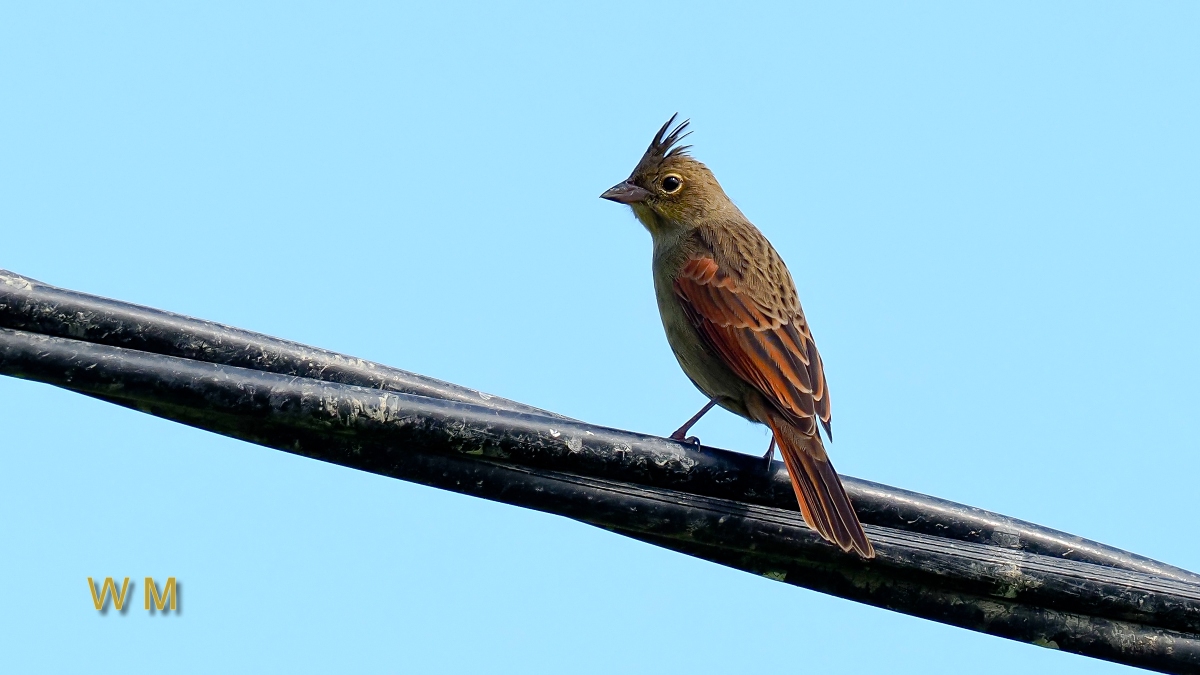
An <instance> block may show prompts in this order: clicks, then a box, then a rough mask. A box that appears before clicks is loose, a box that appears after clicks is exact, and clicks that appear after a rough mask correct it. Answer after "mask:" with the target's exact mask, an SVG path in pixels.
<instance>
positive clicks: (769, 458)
mask: <svg viewBox="0 0 1200 675" xmlns="http://www.w3.org/2000/svg"><path fill="white" fill-rule="evenodd" d="M763 461H764V462H766V464H767V473H770V472H771V463H772V462H774V461H775V437H774V436H771V445H769V446H767V454H765V455H763Z"/></svg>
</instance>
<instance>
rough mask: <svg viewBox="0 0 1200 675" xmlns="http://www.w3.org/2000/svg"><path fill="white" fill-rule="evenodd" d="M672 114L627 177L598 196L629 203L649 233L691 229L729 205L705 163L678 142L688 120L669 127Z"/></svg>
mask: <svg viewBox="0 0 1200 675" xmlns="http://www.w3.org/2000/svg"><path fill="white" fill-rule="evenodd" d="M676 116H677V115H672V116H671V119H669V120H667V123H666V124H664V125H662V128H661V129H659V130H658V133H657V134H655V135H654V140H653V141H651V142H650V147H649V148H647V149H646V154H644V155H642V159H641V161H639V162H638V164H637V166H636V167H634V169H633V173H631V174H629V178H627V179H625V180H624V181H623V182H620V183H617V184H616V185H614V186H612V187H611V188H609V189H608V190H606V191H605V192H604V194H602V195H600V196H601V197H602V198H604V199H608V200H611V201H614V202H618V203H621V204H628V205H629V206H630V207H632V208H633V212H634V214H636V215H637V218H638V220H640V221H641V222H642V224H643V225H645V226H646V228H647V229H648V230H650V232H651V233H652V234H658V233H660V232H663V231H667V230H675V229H678V228H688V227H694V226H695V225H697V224H699V222H700V221H701V220H703V219H704V218H705V217H707V216H709V215H711V214H713V213H714V212H717V211H720V210H723V209H725V208H729V207H733V204H732V203H731V202H730V201H729V198H728V197H727V196H725V191H724V190H722V189H721V185H720V184H719V183H717V179H716V178H715V177H714V176H713V174H712V172H711V171H709V170H708V167H706V166H704V165H703V164H701V163H700V162H698V161H696V160H695V159H694V158H693V157H692V156H691V155H690V154H688V148H690V147H692V146H690V145H679V142H680V141H682V140H683V139H684V137H686V136H688V135H689V134H691V132H690V131H687V126H688V122H687V121H684V122H681V123H679V124H678V125H676V126H675V128H673V129H671V124H672V123H674V122H675V118H676ZM668 129H670V131H669V132H668Z"/></svg>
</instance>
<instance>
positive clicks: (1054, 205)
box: [0, 2, 1200, 674]
mask: <svg viewBox="0 0 1200 675" xmlns="http://www.w3.org/2000/svg"><path fill="white" fill-rule="evenodd" d="M1198 30H1200V7H1198V6H1197V5H1196V4H1194V3H1183V2H1177V3H1153V4H1150V3H1084V2H1070V3H1006V4H1004V5H1003V6H991V7H989V6H984V5H983V4H980V3H972V4H957V3H920V4H916V3H912V4H908V5H907V6H899V5H898V4H896V3H838V4H836V5H831V4H828V3H821V4H817V3H806V4H798V3H788V4H778V5H774V4H755V3H742V4H739V6H738V8H737V9H731V8H730V6H728V5H727V4H725V3H703V4H699V5H691V4H686V5H680V4H657V5H652V4H649V3H633V4H625V5H621V4H619V3H616V4H614V3H596V4H591V5H588V4H584V3H573V4H571V5H570V6H557V5H549V4H547V5H539V4H523V5H510V6H507V7H505V8H498V7H477V6H471V5H468V4H453V5H452V4H449V3H446V4H438V3H414V4H413V5H411V6H405V5H402V4H399V3H394V4H393V3H381V4H366V3H340V4H337V5H332V4H331V5H328V6H322V5H319V4H315V3H295V4H283V3H279V4H267V3H261V4H255V5H249V4H247V3H218V2H213V3H192V4H187V5H183V4H179V5H174V6H167V5H164V4H162V3H144V4H131V3H127V4H112V5H108V6H103V7H99V6H94V5H89V4H82V3H81V4H71V3H36V4H32V5H27V6H25V7H17V6H13V5H7V6H5V7H4V8H3V9H0V83H2V85H3V89H4V92H5V93H4V105H3V106H0V232H2V233H3V239H2V240H0V241H2V242H3V243H2V244H0V267H3V268H7V269H10V270H13V271H16V272H19V273H22V274H25V275H28V276H31V277H34V278H37V279H41V280H43V281H46V282H48V283H52V284H56V285H60V286H65V287H68V288H74V289H78V290H82V291H86V292H90V293H95V294H99V295H104V296H109V297H114V298H120V299H123V300H128V301H133V302H137V303H141V304H146V305H150V306H154V307H159V308H163V309H168V310H171V311H176V312H181V313H185V314H190V315H194V316H199V317H203V318H207V319H212V320H217V321H222V322H225V323H229V324H233V325H237V326H241V327H244V328H248V329H252V330H257V331H261V332H265V333H269V334H272V335H277V336H281V337H286V338H289V339H294V340H298V341H301V342H305V343H308V344H312V345H317V346H320V347H325V348H329V349H333V350H337V351H342V352H346V353H350V354H354V355H357V356H361V357H363V358H367V359H371V360H375V361H380V362H383V363H387V364H390V365H395V366H398V367H401V368H405V369H408V370H413V371H416V372H420V373H424V374H427V375H432V376H435V377H439V378H443V379H446V380H450V381H453V382H458V383H461V384H465V385H470V386H472V387H477V388H480V389H483V390H485V391H490V392H492V393H495V394H499V395H503V396H507V397H509V398H514V399H517V400H520V401H524V402H526V403H530V404H533V405H537V406H540V407H544V408H549V409H552V410H555V411H558V412H561V413H564V414H567V415H570V416H573V417H577V418H580V419H584V420H588V421H590V422H594V423H598V424H604V425H610V426H616V427H621V428H627V429H634V430H639V431H646V432H654V433H661V434H666V433H669V432H670V431H671V430H673V429H674V428H675V427H676V426H678V425H679V424H680V423H681V422H682V421H683V420H684V419H686V418H687V417H688V416H689V415H690V414H691V413H692V412H694V411H695V409H696V408H698V407H699V406H700V405H701V404H702V403H703V402H704V400H703V398H702V396H701V395H700V394H699V393H698V392H696V391H695V390H694V389H693V388H692V386H691V384H690V383H689V382H688V381H687V379H686V378H685V377H684V376H683V374H682V373H681V372H680V371H679V369H678V366H677V365H676V363H675V361H674V359H673V357H672V356H671V353H670V351H669V349H668V347H667V345H666V340H665V338H664V337H663V335H662V329H661V325H660V324H659V319H658V316H657V311H656V308H655V305H654V300H653V295H652V292H651V285H650V283H651V282H650V274H649V262H650V248H649V236H648V235H647V234H646V233H645V232H644V231H643V230H642V229H641V226H640V225H638V224H637V222H636V221H635V220H634V219H633V217H632V215H631V214H630V213H629V212H628V209H626V208H624V207H620V206H618V205H615V204H612V203H609V202H605V201H602V200H600V199H597V195H598V194H599V193H600V192H601V191H603V190H604V189H605V188H607V187H609V186H610V185H612V184H613V183H615V182H617V181H619V180H621V179H623V178H624V177H625V176H626V175H627V174H628V172H629V170H630V169H631V168H632V167H633V165H634V164H635V163H636V161H637V159H638V157H639V156H640V154H641V152H642V150H643V149H644V148H645V146H646V144H647V142H648V141H649V139H650V137H651V136H652V135H653V132H654V131H655V130H656V129H657V128H658V126H659V125H660V124H661V123H662V122H663V121H664V120H665V119H666V118H667V117H668V116H670V114H671V113H673V112H676V111H679V112H681V113H682V114H683V115H684V116H687V117H690V118H691V119H692V121H693V125H694V129H695V134H694V135H693V136H692V137H691V139H690V141H691V142H693V143H694V146H695V149H694V153H695V155H696V156H697V157H698V158H699V159H701V160H702V161H704V162H705V163H707V164H708V165H709V166H710V167H711V168H712V169H713V170H714V172H715V173H716V175H717V176H718V178H719V179H720V180H721V181H722V183H723V185H724V186H725V188H726V191H727V192H728V193H729V194H730V195H731V196H732V197H733V198H734V200H735V201H736V202H737V203H738V204H739V206H740V207H741V208H742V210H743V211H744V212H745V213H746V214H747V215H748V216H749V217H750V218H751V219H752V220H753V221H754V222H755V223H756V224H758V226H759V227H760V228H761V229H762V230H763V231H764V232H765V233H766V234H767V236H768V237H770V238H771V240H772V241H773V242H774V244H775V246H776V247H777V248H778V249H779V251H780V252H781V253H782V255H783V256H784V258H785V259H786V260H787V261H788V263H789V266H790V267H791V270H792V273H793V276H794V277H795V279H796V283H797V286H798V288H799V290H800V294H801V298H802V301H803V303H804V307H805V310H806V313H807V314H808V317H809V320H810V322H811V324H812V326H813V330H814V333H815V336H816V339H817V343H818V345H819V346H820V348H821V352H822V354H823V356H824V358H825V362H826V367H827V372H828V376H829V382H830V388H831V392H832V402H833V415H834V424H835V426H836V429H837V436H836V438H837V441H836V442H835V443H834V444H832V446H831V447H830V453H831V455H832V456H833V458H834V459H835V461H836V464H837V466H838V468H839V469H840V470H841V471H842V472H843V473H845V474H849V475H854V476H859V477H862V478H867V479H871V480H876V481H880V482H884V483H888V484H892V485H896V486H900V487H904V488H908V489H912V490H917V491H921V492H925V493H929V494H934V495H938V496H940V497H945V498H949V499H953V500H957V501H961V502H965V503H968V504H972V505H975V506H980V507H984V508H988V509H993V510H996V511H1000V512H1002V513H1005V514H1008V515H1012V516H1016V517H1020V518H1024V519H1028V520H1032V521H1035V522H1038V523H1041V524H1044V525H1048V526H1051V527H1056V528H1060V529H1064V530H1067V531H1069V532H1073V533H1076V534H1080V535H1083V536H1087V537H1090V538H1094V539H1098V540H1100V541H1104V542H1106V543H1110V544H1113V545H1117V546H1120V547H1123V548H1127V549H1129V550H1132V551H1135V552H1137V553H1141V554H1144V555H1149V556H1152V557H1155V558H1158V559H1160V560H1163V561H1165V562H1168V563H1172V564H1176V565H1180V566H1182V567H1186V568H1189V569H1193V570H1200V545H1198V544H1197V543H1196V537H1195V528H1196V525H1195V519H1194V518H1192V517H1190V516H1189V515H1188V514H1190V513H1192V512H1194V510H1195V485H1196V480H1197V477H1200V453H1197V443H1198V442H1197V440H1196V439H1197V438H1200V421H1198V420H1200V416H1197V414H1196V412H1195V411H1196V408H1197V406H1198V404H1200V398H1198V395H1197V389H1196V385H1195V383H1196V382H1197V381H1200V358H1198V357H1197V350H1196V347H1195V343H1196V335H1197V333H1198V332H1200V310H1198V309H1197V293H1198V291H1200V266H1197V264H1196V262H1195V259H1196V252H1197V250H1198V248H1200V234H1198V228H1197V225H1198V220H1200V216H1198V214H1200V188H1198V187H1197V186H1200V132H1197V119H1200V115H1198V112H1200V110H1198V108H1200V93H1198V92H1200V87H1198V86H1197V83H1198V75H1200V43H1198V42H1197V40H1196V39H1195V36H1196V35H1197V31H1198ZM0 401H2V402H3V405H2V406H0V428H2V429H3V430H4V432H3V441H2V442H0V475H3V476H4V479H5V489H4V490H3V491H0V536H3V539H4V541H5V551H6V552H5V554H4V555H3V556H0V577H3V578H4V579H5V584H6V591H5V596H6V600H7V604H8V606H9V607H10V610H9V611H8V612H6V613H5V614H4V616H3V617H2V618H0V635H4V636H5V637H4V639H3V641H4V643H5V647H4V649H3V650H0V664H3V665H5V666H7V667H5V668H4V669H5V670H11V671H12V672H39V671H40V672H78V671H80V670H82V669H83V668H85V667H87V668H89V669H91V670H95V671H101V672H103V671H107V670H112V671H115V670H122V671H125V672H128V671H131V670H132V671H150V670H156V671H159V670H161V668H163V667H169V669H170V670H172V671H177V672H212V671H214V670H218V669H220V670H222V671H235V672H237V671H264V670H270V671H284V670H286V671H291V672H298V673H304V672H328V671H330V670H338V671H345V670H350V669H353V670H356V671H360V672H371V673H390V672H445V673H460V672H514V673H518V672H519V673H526V672H547V671H553V672H558V671H564V670H566V671H568V672H580V673H592V672H595V673H610V672H632V673H641V672H645V673H650V672H654V673H659V672H682V671H685V670H686V671H688V672H692V673H726V672H759V671H761V672H767V671H781V670H784V669H787V670H791V671H801V670H804V669H814V670H816V669H819V670H820V671H821V672H824V673H855V672H861V670H862V669H863V662H864V658H865V659H867V660H869V661H870V662H871V663H873V664H875V663H878V662H879V661H881V660H884V659H886V662H887V664H888V669H889V670H890V671H892V672H897V673H906V672H921V673H931V672H934V673H941V672H944V673H958V672H963V671H964V670H966V669H970V671H971V672H976V673H1010V672H1014V671H1022V672H1054V673H1057V674H1061V673H1074V672H1088V673H1092V672H1109V671H1112V672H1115V671H1117V670H1119V669H1120V667H1118V666H1113V665H1110V664H1104V663H1101V662H1097V661H1092V660H1089V659H1084V658H1082V657H1076V656H1072V655H1067V654H1061V653H1056V652H1053V651H1050V650H1045V649H1039V648H1036V647H1031V646H1027V645H1022V644H1017V643H1013V642H1009V641H1005V640H1001V639H998V638H992V637H988V636H982V635H978V634H975V633H971V632H967V631H963V630H960V629H956V628H950V627H946V626H941V625H938V624H934V623H930V622H926V621H922V620H919V619H915V618H911V617H907V616H902V615H898V614H892V613H889V612H886V611H883V610H879V609H874V608H870V607H866V606H861V605H856V604H854V603H850V602H847V601H843V600H840V599H837V598H830V597H826V596H822V595H819V594H816V593H813V592H809V591H805V590H802V589H797V588H794V587H791V586H787V585H784V584H780V583H776V582H772V581H769V580H766V579H762V578H758V577H755V576H752V575H748V574H744V573H741V572H737V571H733V570H729V569H726V568H722V567H718V566H715V565H712V564H709V563H706V562H702V561H699V560H694V559H690V558H687V557H684V556H681V555H677V554H674V553H670V552H666V551H663V550H659V549H656V548H654V547H651V546H648V545H645V544H641V543H638V542H634V541H630V540H626V539H622V538H620V537H618V536H616V535H613V534H609V533H607V532H602V531H599V530H595V529H592V528H589V527H587V526H584V525H580V524H578V523H574V522H571V521H567V520H564V519H561V518H557V517H554V516H549V515H545V514H540V513H533V512H528V511H522V510H520V509H517V508H514V507H509V506H505V505H498V504H492V503H488V502H483V501H479V500H473V499H470V498H467V497H463V496H459V495H454V494H450V493H444V492H439V491H437V490H433V489H430V488H425V487H421V486H415V485H410V484H405V483H401V482H398V481H394V480H389V479H385V478H381V477H378V476H373V475H369V474H363V473H358V472H355V471H351V470H348V469H344V468H340V467H336V466H331V465H325V464H321V463H318V462H314V461H311V460H307V459H303V458H300V457H294V456H291V455H287V454H284V453H280V452H276V451H273V450H267V449H264V448H260V447H257V446H252V445H248V444H244V443H241V442H237V441H233V440H230V439H226V438H223V437H218V436H214V435H211V434H208V433H205V432H201V431H197V430H194V429H190V428H185V427H182V426H179V425H175V424H172V423H168V422H165V421H162V420H158V419H154V418H151V417H148V416H145V415H141V414H139V413H135V412H131V411H129V410H124V409H120V408H116V407H114V406H110V405H107V404H104V403H100V402H97V401H93V400H90V399H87V398H84V397H81V396H78V395H74V394H70V393H67V392H63V391H59V390H55V389H52V388H50V387H47V386H44V385H40V384H34V383H29V382H22V381H16V380H10V379H7V378H0ZM696 431H697V433H698V434H699V435H700V436H701V437H702V438H703V439H704V440H705V442H706V443H708V444H712V445H717V446H722V447H728V448H733V449H738V450H744V451H746V452H754V453H761V452H762V451H763V450H764V449H765V447H766V443H767V439H768V436H767V434H766V432H765V430H763V429H761V428H758V427H755V426H753V425H751V424H749V423H747V422H744V421H742V420H740V419H738V418H736V417H734V416H732V415H730V414H728V413H724V412H716V413H713V414H711V415H710V416H708V417H707V418H706V419H705V420H704V421H703V422H701V424H700V425H699V426H698V427H697V428H696ZM109 575H111V576H118V577H123V576H130V577H133V579H134V581H135V583H136V582H138V581H140V579H141V578H142V577H144V576H154V577H155V578H157V579H159V580H160V583H161V581H162V579H164V578H165V577H167V576H175V577H176V578H177V579H178V580H179V583H180V588H181V600H182V612H181V613H180V614H179V615H178V616H170V615H168V616H148V615H147V613H146V612H145V611H143V610H142V609H141V596H140V589H139V590H138V593H139V595H138V596H137V598H136V599H137V602H136V604H135V607H134V609H132V610H130V611H129V612H128V613H127V614H125V615H118V614H114V613H110V614H108V615H105V616H101V615H99V614H98V613H97V612H96V611H95V610H94V609H93V608H92V606H91V601H90V599H89V598H88V597H87V595H86V592H85V590H84V583H85V579H86V577H88V576H92V577H97V578H99V577H103V576H109Z"/></svg>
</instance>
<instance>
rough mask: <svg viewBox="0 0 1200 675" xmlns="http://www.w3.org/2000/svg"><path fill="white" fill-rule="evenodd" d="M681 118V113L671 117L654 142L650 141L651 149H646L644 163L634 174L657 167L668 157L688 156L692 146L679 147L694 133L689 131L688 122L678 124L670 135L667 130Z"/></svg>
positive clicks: (641, 163)
mask: <svg viewBox="0 0 1200 675" xmlns="http://www.w3.org/2000/svg"><path fill="white" fill-rule="evenodd" d="M676 117H679V113H675V114H674V115H671V119H669V120H667V123H666V124H664V125H662V127H661V128H660V129H659V130H658V133H657V134H655V135H654V140H653V141H650V147H648V148H646V154H644V155H642V161H640V162H638V165H637V169H635V170H634V173H639V172H641V171H642V170H645V169H649V168H650V167H652V166H657V165H659V164H661V163H662V161H663V160H665V159H667V158H668V157H676V156H680V155H686V154H688V148H690V147H692V146H690V145H677V144H678V143H679V141H682V140H683V139H684V138H686V137H687V136H689V135H691V133H692V132H690V131H687V126H688V122H690V121H691V120H684V121H682V122H680V123H679V124H677V125H676V126H675V128H674V129H671V131H670V132H669V133H668V132H667V129H669V128H670V127H671V125H672V124H673V123H674V122H675V118H676Z"/></svg>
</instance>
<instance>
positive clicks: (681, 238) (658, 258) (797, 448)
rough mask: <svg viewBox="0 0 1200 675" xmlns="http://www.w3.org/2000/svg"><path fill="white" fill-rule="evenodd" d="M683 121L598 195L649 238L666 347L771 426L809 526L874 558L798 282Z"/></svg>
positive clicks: (690, 371)
mask: <svg viewBox="0 0 1200 675" xmlns="http://www.w3.org/2000/svg"><path fill="white" fill-rule="evenodd" d="M674 120H675V118H674V117H672V118H671V119H670V120H668V121H667V124H664V125H663V127H662V128H661V129H659V132H658V134H657V135H656V136H655V137H654V141H653V142H651V144H650V147H649V148H648V149H647V150H646V153H645V154H644V155H643V157H642V159H641V161H639V162H638V165H637V167H636V168H635V169H634V171H633V173H632V174H631V175H630V177H629V179H628V180H626V181H624V182H623V183H620V184H618V185H616V186H614V187H613V188H612V189H610V190H608V191H607V192H605V193H604V194H603V195H601V196H602V197H604V198H605V199H611V200H613V201H616V202H620V203H623V204H628V205H629V206H631V207H632V208H633V211H634V214H635V215H636V216H637V218H638V220H639V221H641V223H642V224H643V225H644V226H645V227H646V229H647V230H649V231H650V234H651V237H652V239H653V242H654V258H653V271H654V287H655V293H656V295H657V297H658V307H659V312H660V314H661V315H662V320H663V327H664V328H665V329H666V332H667V341H668V342H669V343H670V345H671V349H672V351H674V352H675V356H676V358H677V359H678V360H679V365H680V366H681V367H682V368H683V371H684V372H685V373H686V374H687V376H688V377H689V378H691V380H692V382H693V383H695V385H696V386H697V387H698V388H699V389H700V390H701V391H702V392H704V393H705V394H706V395H707V396H708V397H709V398H710V399H712V400H714V401H715V402H716V403H717V404H718V405H720V406H721V407H723V408H725V409H727V410H730V411H732V412H734V413H736V414H738V415H741V416H742V417H745V418H747V419H750V420H753V421H755V422H760V423H762V424H766V425H767V426H768V427H770V428H771V432H772V434H773V436H774V441H775V442H776V443H777V444H778V445H779V448H780V452H781V454H782V455H783V459H784V463H785V464H786V465H787V469H788V474H789V475H790V476H791V479H792V486H793V488H794V489H795V491H796V497H797V500H798V501H799V503H800V511H801V513H802V514H803V515H804V520H805V522H806V523H808V525H809V526H810V527H812V528H813V529H814V530H816V531H817V532H818V533H819V534H820V535H821V536H822V537H824V538H825V539H827V540H829V541H831V542H833V543H835V544H837V545H838V546H839V547H841V548H842V550H844V551H851V550H853V551H856V552H857V553H858V554H859V555H861V556H863V557H864V558H870V557H873V556H874V555H875V552H874V549H873V548H872V546H871V542H870V541H869V540H868V539H867V536H866V533H865V532H863V529H862V525H861V524H860V523H859V521H858V517H857V515H855V513H854V509H853V507H852V506H851V504H850V500H849V498H848V497H847V496H846V491H845V489H843V488H842V483H841V480H840V479H839V478H838V475H837V472H835V471H834V469H833V465H832V464H830V463H829V457H828V456H827V455H826V454H825V448H824V446H823V445H822V443H821V437H820V433H819V431H818V422H820V426H822V427H824V429H825V432H826V435H829V434H830V414H829V390H828V387H827V386H826V382H825V370H824V367H823V365H822V363H821V355H820V354H818V353H817V346H816V343H815V342H814V341H813V337H812V332H811V331H810V330H809V327H808V322H807V321H806V320H805V318H804V311H803V310H802V309H801V308H800V301H799V299H798V298H797V296H796V286H795V284H794V283H793V281H792V277H791V274H790V273H789V272H788V269H787V267H786V266H785V265H784V264H783V259H782V258H780V257H779V254H778V253H776V251H775V249H774V247H772V246H771V243H770V242H769V241H767V239H766V237H764V236H763V235H762V233H761V232H759V231H758V228H756V227H754V225H753V224H752V223H751V222H750V221H749V220H747V219H746V217H745V216H744V215H742V212H741V211H740V210H738V208H737V207H736V206H735V205H734V204H733V202H732V201H731V200H730V199H729V197H728V196H726V195H725V191H724V190H722V189H721V185H720V184H719V183H717V179H716V178H715V177H714V176H713V174H712V172H711V171H709V170H708V167H706V166H704V165H703V164H701V163H700V162H698V161H696V160H695V159H693V158H692V157H691V156H690V155H689V154H688V153H687V147H688V146H683V147H681V146H679V145H678V143H679V141H680V140H681V139H682V138H683V137H684V136H686V135H687V133H684V132H685V129H686V128H687V125H688V123H687V122H683V123H682V124H680V125H678V126H676V127H675V128H674V129H672V130H671V131H670V133H668V129H670V126H671V123H672V122H674ZM701 412H703V411H701ZM695 419H696V418H693V420H691V421H689V423H688V424H686V425H684V427H683V428H681V429H680V430H679V431H677V432H676V433H675V434H674V435H673V437H675V438H683V436H684V434H685V433H686V431H687V428H688V427H689V426H690V425H691V423H692V422H694V421H695Z"/></svg>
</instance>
